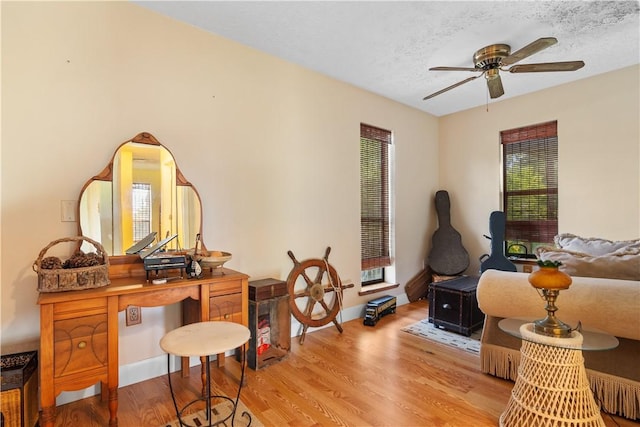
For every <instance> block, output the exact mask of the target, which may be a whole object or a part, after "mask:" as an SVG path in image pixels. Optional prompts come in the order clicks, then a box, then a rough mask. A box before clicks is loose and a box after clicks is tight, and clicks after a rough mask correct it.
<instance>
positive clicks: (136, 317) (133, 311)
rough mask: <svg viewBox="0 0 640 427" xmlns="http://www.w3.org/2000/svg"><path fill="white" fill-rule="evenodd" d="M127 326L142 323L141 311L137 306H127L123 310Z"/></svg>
mask: <svg viewBox="0 0 640 427" xmlns="http://www.w3.org/2000/svg"><path fill="white" fill-rule="evenodd" d="M125 313H126V318H127V326H132V325H137V324H139V323H141V322H142V309H141V308H140V307H138V306H137V305H129V306H127V309H126V310H125Z"/></svg>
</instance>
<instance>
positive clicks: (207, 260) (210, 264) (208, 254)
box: [194, 251, 231, 268]
mask: <svg viewBox="0 0 640 427" xmlns="http://www.w3.org/2000/svg"><path fill="white" fill-rule="evenodd" d="M194 259H195V260H196V261H198V263H200V267H202V268H218V267H222V265H223V264H224V263H225V262H227V261H229V260H230V259H231V254H230V253H229V252H223V251H204V252H201V253H199V254H197V255H195V256H194Z"/></svg>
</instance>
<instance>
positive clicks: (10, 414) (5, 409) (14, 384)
mask: <svg viewBox="0 0 640 427" xmlns="http://www.w3.org/2000/svg"><path fill="white" fill-rule="evenodd" d="M37 369H38V353H37V352H36V351H27V352H23V353H15V354H7V355H2V362H1V364H0V374H1V375H0V377H1V383H2V387H1V393H2V394H1V397H0V409H1V410H2V418H3V426H5V427H13V426H17V427H33V426H34V425H36V424H37V423H38V375H37V373H36V371H37Z"/></svg>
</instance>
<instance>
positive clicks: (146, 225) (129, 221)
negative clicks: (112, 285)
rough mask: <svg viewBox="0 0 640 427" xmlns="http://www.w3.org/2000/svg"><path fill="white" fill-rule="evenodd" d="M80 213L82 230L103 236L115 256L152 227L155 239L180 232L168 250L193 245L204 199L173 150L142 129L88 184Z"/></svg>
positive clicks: (100, 238)
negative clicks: (180, 165) (182, 169)
mask: <svg viewBox="0 0 640 427" xmlns="http://www.w3.org/2000/svg"><path fill="white" fill-rule="evenodd" d="M78 219H79V221H78V224H79V232H80V235H84V236H87V237H90V238H91V239H93V240H95V241H98V242H100V243H101V244H102V246H104V248H105V250H106V252H107V253H108V254H109V255H111V256H118V255H125V254H126V252H127V249H129V248H131V247H133V246H134V245H135V244H136V243H138V242H139V241H140V240H141V239H143V238H144V237H146V236H148V235H149V234H151V233H153V232H155V233H156V237H155V239H154V241H156V242H157V241H159V240H162V239H164V238H165V237H167V236H172V235H174V234H176V235H177V238H175V239H173V240H172V241H171V242H170V243H168V244H167V249H168V250H171V249H190V248H194V247H195V244H196V236H198V235H201V234H202V203H201V202H200V196H199V195H198V192H197V190H196V189H195V188H194V187H193V185H192V184H191V183H190V182H189V181H187V180H186V179H185V177H184V175H182V172H180V169H179V168H178V166H177V164H176V161H175V159H174V158H173V155H172V154H171V152H169V150H168V149H167V148H165V147H164V146H163V145H162V144H160V142H158V140H157V139H156V138H154V136H153V135H151V134H150V133H147V132H143V133H140V134H138V135H136V136H135V137H134V138H133V139H131V140H129V141H125V142H123V143H122V144H120V146H119V147H118V148H117V149H116V151H115V153H114V155H113V157H112V159H111V162H109V164H108V165H107V166H106V167H105V168H104V170H103V171H102V172H100V173H99V174H98V175H96V176H94V177H93V178H91V179H90V180H89V181H87V183H86V184H85V185H84V187H83V188H82V191H81V192H80V199H79V202H78ZM203 246H204V245H203Z"/></svg>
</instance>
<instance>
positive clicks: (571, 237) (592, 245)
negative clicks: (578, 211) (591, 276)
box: [554, 233, 640, 256]
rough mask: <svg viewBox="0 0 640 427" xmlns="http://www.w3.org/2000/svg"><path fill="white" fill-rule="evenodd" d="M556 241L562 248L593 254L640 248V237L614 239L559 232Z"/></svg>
mask: <svg viewBox="0 0 640 427" xmlns="http://www.w3.org/2000/svg"><path fill="white" fill-rule="evenodd" d="M554 243H555V244H556V246H557V247H558V248H560V249H566V250H568V251H572V252H580V253H583V254H588V255H591V256H600V255H606V254H610V253H613V252H615V251H617V250H620V249H623V248H626V247H635V248H640V239H636V240H618V241H613V240H608V239H601V238H597V237H580V236H576V235H575V234H570V233H563V234H558V235H557V236H555V238H554Z"/></svg>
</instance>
